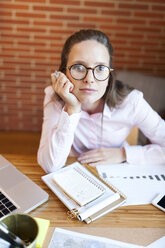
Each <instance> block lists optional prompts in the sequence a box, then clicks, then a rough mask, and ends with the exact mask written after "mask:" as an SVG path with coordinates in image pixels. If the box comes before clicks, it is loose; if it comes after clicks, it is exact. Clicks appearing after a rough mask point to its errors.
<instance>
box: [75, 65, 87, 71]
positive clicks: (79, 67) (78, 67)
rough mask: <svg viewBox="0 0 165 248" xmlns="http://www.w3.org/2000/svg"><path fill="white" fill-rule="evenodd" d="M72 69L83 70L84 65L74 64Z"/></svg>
mask: <svg viewBox="0 0 165 248" xmlns="http://www.w3.org/2000/svg"><path fill="white" fill-rule="evenodd" d="M72 69H74V70H75V71H80V72H83V71H85V67H84V66H83V65H74V66H73V67H72Z"/></svg>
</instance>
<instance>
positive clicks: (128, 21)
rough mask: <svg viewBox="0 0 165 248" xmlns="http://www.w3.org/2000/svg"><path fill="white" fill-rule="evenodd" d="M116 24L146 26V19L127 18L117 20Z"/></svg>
mask: <svg viewBox="0 0 165 248" xmlns="http://www.w3.org/2000/svg"><path fill="white" fill-rule="evenodd" d="M116 22H117V23H120V24H129V25H130V24H131V25H132V24H134V25H135V24H137V25H144V24H146V20H145V19H143V20H142V19H140V20H139V19H130V18H129V19H126V18H117V19H116Z"/></svg>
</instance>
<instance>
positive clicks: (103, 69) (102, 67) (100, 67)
mask: <svg viewBox="0 0 165 248" xmlns="http://www.w3.org/2000/svg"><path fill="white" fill-rule="evenodd" d="M106 69H107V68H106V67H105V66H104V65H98V66H97V71H105V70H106Z"/></svg>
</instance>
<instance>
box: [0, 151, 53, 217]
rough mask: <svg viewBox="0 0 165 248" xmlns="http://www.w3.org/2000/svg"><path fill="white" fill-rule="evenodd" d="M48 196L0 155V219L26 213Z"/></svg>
mask: <svg viewBox="0 0 165 248" xmlns="http://www.w3.org/2000/svg"><path fill="white" fill-rule="evenodd" d="M48 198H49V195H48V194H47V193H46V192H45V191H44V190H43V189H41V188H40V187H39V186H38V185H37V184H35V183H34V182H33V181H32V180H31V179H29V178H28V177H27V176H25V175H24V174H23V173H21V172H20V171H19V170H17V169H16V167H15V166H14V165H13V164H11V163H10V162H9V161H8V160H7V159H5V158H4V157H3V156H2V155H0V218H2V217H3V216H5V215H7V214H9V213H11V212H12V213H13V212H14V213H16V212H19V213H28V212H30V211H32V210H33V209H34V208H36V207H38V206H39V205H41V204H42V203H44V202H45V201H47V200H48Z"/></svg>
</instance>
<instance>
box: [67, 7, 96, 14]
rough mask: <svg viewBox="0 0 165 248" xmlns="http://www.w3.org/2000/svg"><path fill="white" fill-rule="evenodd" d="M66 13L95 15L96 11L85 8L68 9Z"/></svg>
mask: <svg viewBox="0 0 165 248" xmlns="http://www.w3.org/2000/svg"><path fill="white" fill-rule="evenodd" d="M67 12H68V13H80V14H96V13H97V10H96V9H86V8H83V9H82V8H68V9H67Z"/></svg>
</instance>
